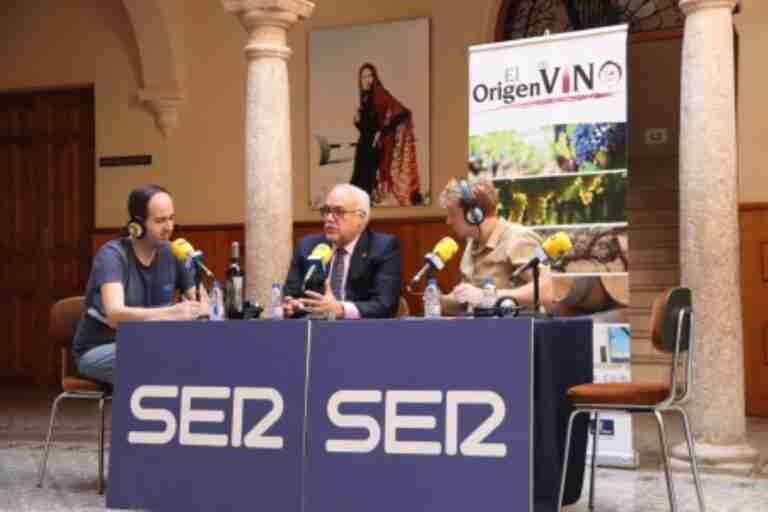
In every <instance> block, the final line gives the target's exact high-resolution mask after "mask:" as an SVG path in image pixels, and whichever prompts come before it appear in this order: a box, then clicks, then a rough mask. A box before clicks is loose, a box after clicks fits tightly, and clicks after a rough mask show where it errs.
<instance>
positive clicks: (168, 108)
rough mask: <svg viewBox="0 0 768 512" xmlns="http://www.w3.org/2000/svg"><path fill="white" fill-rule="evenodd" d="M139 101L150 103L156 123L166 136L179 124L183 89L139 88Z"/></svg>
mask: <svg viewBox="0 0 768 512" xmlns="http://www.w3.org/2000/svg"><path fill="white" fill-rule="evenodd" d="M138 97H139V101H140V102H142V103H146V104H147V105H149V108H150V109H151V110H152V113H153V114H154V115H155V123H156V124H157V127H158V128H159V129H160V132H162V134H163V135H165V136H166V137H167V136H169V135H170V134H171V132H173V130H175V129H176V127H177V126H178V125H179V109H180V108H181V106H182V105H183V104H184V94H183V93H182V92H181V91H158V90H154V89H139V92H138Z"/></svg>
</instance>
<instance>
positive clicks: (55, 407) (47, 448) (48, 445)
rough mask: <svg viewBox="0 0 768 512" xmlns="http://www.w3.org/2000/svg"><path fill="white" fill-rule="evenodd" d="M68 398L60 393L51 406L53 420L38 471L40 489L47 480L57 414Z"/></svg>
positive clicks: (50, 423) (49, 424)
mask: <svg viewBox="0 0 768 512" xmlns="http://www.w3.org/2000/svg"><path fill="white" fill-rule="evenodd" d="M66 397H67V394H66V393H60V394H59V396H57V397H56V400H54V401H53V405H52V406H51V420H50V422H49V423H48V435H47V436H46V438H45V447H44V449H43V458H42V459H41V460H40V468H39V470H38V477H37V486H38V487H42V486H43V479H44V478H45V467H46V465H47V464H48V452H49V451H50V449H51V442H52V441H53V431H54V428H55V425H56V413H57V412H58V410H59V402H60V401H61V400H62V399H64V398H66Z"/></svg>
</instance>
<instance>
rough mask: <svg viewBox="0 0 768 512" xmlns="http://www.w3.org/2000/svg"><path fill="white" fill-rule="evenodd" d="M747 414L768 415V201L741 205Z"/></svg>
mask: <svg viewBox="0 0 768 512" xmlns="http://www.w3.org/2000/svg"><path fill="white" fill-rule="evenodd" d="M739 224H740V230H741V233H740V235H741V300H742V311H743V322H744V374H745V375H744V377H745V387H746V405H747V414H749V415H752V416H768V204H767V203H751V204H745V205H742V206H741V207H740V208H739Z"/></svg>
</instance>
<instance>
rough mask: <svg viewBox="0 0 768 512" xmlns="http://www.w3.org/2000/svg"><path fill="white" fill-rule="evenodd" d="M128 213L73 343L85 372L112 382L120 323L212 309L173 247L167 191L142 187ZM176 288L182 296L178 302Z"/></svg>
mask: <svg viewBox="0 0 768 512" xmlns="http://www.w3.org/2000/svg"><path fill="white" fill-rule="evenodd" d="M128 213H129V215H130V221H129V222H128V225H127V226H126V235H127V236H122V237H120V238H117V239H114V240H110V241H109V242H107V243H106V244H104V245H103V246H102V247H101V248H100V249H99V251H98V253H97V254H96V257H95V259H94V261H93V268H92V269H91V274H90V276H89V278H88V285H87V286H86V296H85V311H84V314H83V316H82V317H81V319H80V322H79V324H78V326H77V331H76V333H75V338H74V340H73V343H72V349H73V352H74V354H75V357H76V360H77V364H78V368H79V370H80V373H81V374H82V375H84V376H86V377H90V378H93V379H96V380H98V381H102V382H107V383H110V384H112V383H113V374H114V367H115V352H116V347H115V336H116V334H117V331H116V329H117V325H118V323H119V322H121V321H125V320H192V319H195V318H197V317H198V316H200V315H203V314H207V311H208V300H207V296H205V291H204V288H203V287H201V294H202V296H201V300H200V301H196V300H195V287H194V283H193V279H192V276H191V275H190V272H189V271H188V270H187V269H186V268H185V266H184V264H183V263H182V262H181V261H179V260H178V259H177V258H176V257H175V256H174V255H173V253H172V252H171V248H170V243H169V241H170V237H171V235H172V234H173V228H174V222H175V212H174V208H173V200H172V199H171V196H170V194H169V193H168V191H166V190H165V189H163V188H162V187H159V186H157V185H143V186H140V187H137V188H136V189H134V190H133V191H132V192H131V194H130V196H129V197H128ZM176 290H179V291H180V292H181V293H182V294H183V300H182V301H181V302H179V303H177V304H174V292H175V291H176Z"/></svg>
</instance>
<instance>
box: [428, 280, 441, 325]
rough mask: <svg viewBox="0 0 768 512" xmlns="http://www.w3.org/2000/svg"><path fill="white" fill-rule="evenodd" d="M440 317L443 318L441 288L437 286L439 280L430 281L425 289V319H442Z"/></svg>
mask: <svg viewBox="0 0 768 512" xmlns="http://www.w3.org/2000/svg"><path fill="white" fill-rule="evenodd" d="M440 316H442V311H441V309H440V288H438V286H437V280H435V279H430V280H429V281H428V282H427V287H426V288H425V289H424V318H440Z"/></svg>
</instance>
